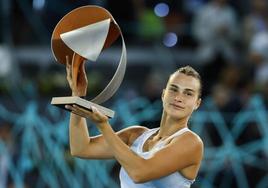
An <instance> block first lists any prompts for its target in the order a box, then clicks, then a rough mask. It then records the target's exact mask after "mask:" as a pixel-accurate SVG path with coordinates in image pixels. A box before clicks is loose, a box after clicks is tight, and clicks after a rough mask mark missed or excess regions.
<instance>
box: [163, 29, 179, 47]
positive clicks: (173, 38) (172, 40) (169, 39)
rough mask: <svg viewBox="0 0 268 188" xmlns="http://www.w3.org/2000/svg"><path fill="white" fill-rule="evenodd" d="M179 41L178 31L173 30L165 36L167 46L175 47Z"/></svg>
mask: <svg viewBox="0 0 268 188" xmlns="http://www.w3.org/2000/svg"><path fill="white" fill-rule="evenodd" d="M177 42H178V36H177V35H176V33H173V32H170V33H167V34H165V36H164V38H163V43H164V45H165V46H167V47H173V46H175V45H176V44H177Z"/></svg>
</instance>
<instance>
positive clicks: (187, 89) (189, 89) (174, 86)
mask: <svg viewBox="0 0 268 188" xmlns="http://www.w3.org/2000/svg"><path fill="white" fill-rule="evenodd" d="M170 87H173V88H176V89H179V88H180V86H178V85H175V84H170ZM181 88H182V87H181ZM182 89H184V90H186V91H191V92H195V90H193V89H191V88H182Z"/></svg>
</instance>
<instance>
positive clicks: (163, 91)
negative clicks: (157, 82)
mask: <svg viewBox="0 0 268 188" xmlns="http://www.w3.org/2000/svg"><path fill="white" fill-rule="evenodd" d="M165 91H166V89H163V90H162V96H161V98H162V100H163V99H164V96H165Z"/></svg>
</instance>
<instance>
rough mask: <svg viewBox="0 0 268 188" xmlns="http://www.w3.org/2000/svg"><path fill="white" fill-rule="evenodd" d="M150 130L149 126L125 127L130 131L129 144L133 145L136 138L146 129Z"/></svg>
mask: <svg viewBox="0 0 268 188" xmlns="http://www.w3.org/2000/svg"><path fill="white" fill-rule="evenodd" d="M147 130H149V129H148V128H147V127H144V126H140V125H133V126H130V127H128V128H126V129H125V131H127V132H128V145H129V146H131V145H132V143H133V142H134V140H136V139H137V138H138V137H139V136H140V135H142V134H143V133H144V132H145V131H147Z"/></svg>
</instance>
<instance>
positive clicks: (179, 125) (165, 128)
mask: <svg viewBox="0 0 268 188" xmlns="http://www.w3.org/2000/svg"><path fill="white" fill-rule="evenodd" d="M188 120H189V118H183V119H179V120H178V119H174V118H172V117H170V116H168V115H167V114H166V113H165V112H163V114H162V119H161V122H160V130H159V132H158V134H157V136H158V137H161V138H162V137H166V136H170V135H172V134H174V133H175V132H177V131H179V130H180V129H183V128H185V127H187V123H188Z"/></svg>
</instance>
